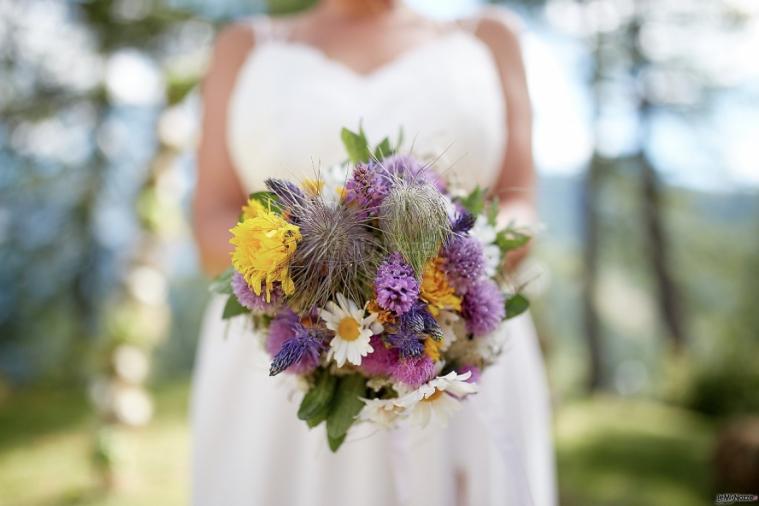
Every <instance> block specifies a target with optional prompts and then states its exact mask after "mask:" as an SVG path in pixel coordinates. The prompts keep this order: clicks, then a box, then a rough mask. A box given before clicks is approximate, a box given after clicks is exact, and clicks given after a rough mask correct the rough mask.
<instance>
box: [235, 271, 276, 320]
mask: <svg viewBox="0 0 759 506" xmlns="http://www.w3.org/2000/svg"><path fill="white" fill-rule="evenodd" d="M232 292H234V294H235V297H237V300H238V301H239V302H240V304H242V305H243V306H244V307H246V308H248V309H250V310H251V311H262V312H266V313H268V312H271V311H272V310H274V309H275V308H276V307H277V306H279V305H280V304H281V303H282V297H283V294H282V288H281V287H280V285H279V284H276V285H274V286H273V287H272V290H271V297H270V299H269V302H266V293H265V292H264V291H263V290H261V295H256V294H255V293H254V292H253V290H251V288H250V286H249V285H248V283H247V282H246V281H245V278H244V277H243V275H242V274H240V273H239V272H235V273H234V274H233V275H232Z"/></svg>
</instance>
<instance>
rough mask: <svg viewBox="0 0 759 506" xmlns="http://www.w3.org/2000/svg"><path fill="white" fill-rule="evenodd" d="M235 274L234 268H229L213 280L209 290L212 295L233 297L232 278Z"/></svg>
mask: <svg viewBox="0 0 759 506" xmlns="http://www.w3.org/2000/svg"><path fill="white" fill-rule="evenodd" d="M234 273H235V270H234V268H232V267H230V268H228V269H227V270H226V271H224V272H222V273H221V274H219V275H218V276H216V277H215V278H213V280H211V284H210V285H209V286H208V290H210V292H211V293H218V294H220V295H232V276H233V275H234Z"/></svg>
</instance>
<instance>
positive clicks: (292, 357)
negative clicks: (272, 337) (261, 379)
mask: <svg viewBox="0 0 759 506" xmlns="http://www.w3.org/2000/svg"><path fill="white" fill-rule="evenodd" d="M323 347H324V341H323V340H322V339H321V337H320V335H319V333H318V331H317V330H315V329H306V328H305V327H303V326H302V325H297V326H295V335H293V337H291V338H290V339H288V340H287V341H285V342H284V344H283V345H282V348H280V350H279V351H278V352H277V354H276V355H274V359H273V360H272V362H271V367H270V369H269V376H276V375H277V374H279V373H281V372H282V371H284V370H286V369H289V370H290V371H292V372H293V373H296V374H307V373H309V372H311V371H313V370H314V369H316V367H317V366H318V365H319V355H320V354H321V351H322V348H323Z"/></svg>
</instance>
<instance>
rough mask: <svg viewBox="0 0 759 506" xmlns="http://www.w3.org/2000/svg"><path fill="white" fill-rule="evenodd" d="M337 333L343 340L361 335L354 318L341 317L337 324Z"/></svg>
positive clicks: (353, 338) (349, 339)
mask: <svg viewBox="0 0 759 506" xmlns="http://www.w3.org/2000/svg"><path fill="white" fill-rule="evenodd" d="M337 333H338V335H339V336H340V337H341V338H342V339H343V340H345V341H355V340H356V339H358V336H359V335H361V329H360V328H359V326H358V322H357V321H356V320H355V319H353V318H343V319H342V320H340V324H339V325H338V326H337Z"/></svg>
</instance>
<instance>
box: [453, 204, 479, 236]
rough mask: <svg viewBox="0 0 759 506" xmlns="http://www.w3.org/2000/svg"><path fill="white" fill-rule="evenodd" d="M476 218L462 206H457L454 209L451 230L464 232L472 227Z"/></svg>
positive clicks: (459, 232) (458, 232) (457, 232)
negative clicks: (454, 213)
mask: <svg viewBox="0 0 759 506" xmlns="http://www.w3.org/2000/svg"><path fill="white" fill-rule="evenodd" d="M478 219H479V218H475V216H474V215H473V214H472V213H470V212H469V211H467V210H466V209H464V208H463V207H459V208H458V209H456V215H455V216H454V217H453V223H451V231H452V232H453V233H454V234H466V233H467V232H469V231H470V230H471V229H472V227H473V226H474V224H475V222H476V220H478Z"/></svg>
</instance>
